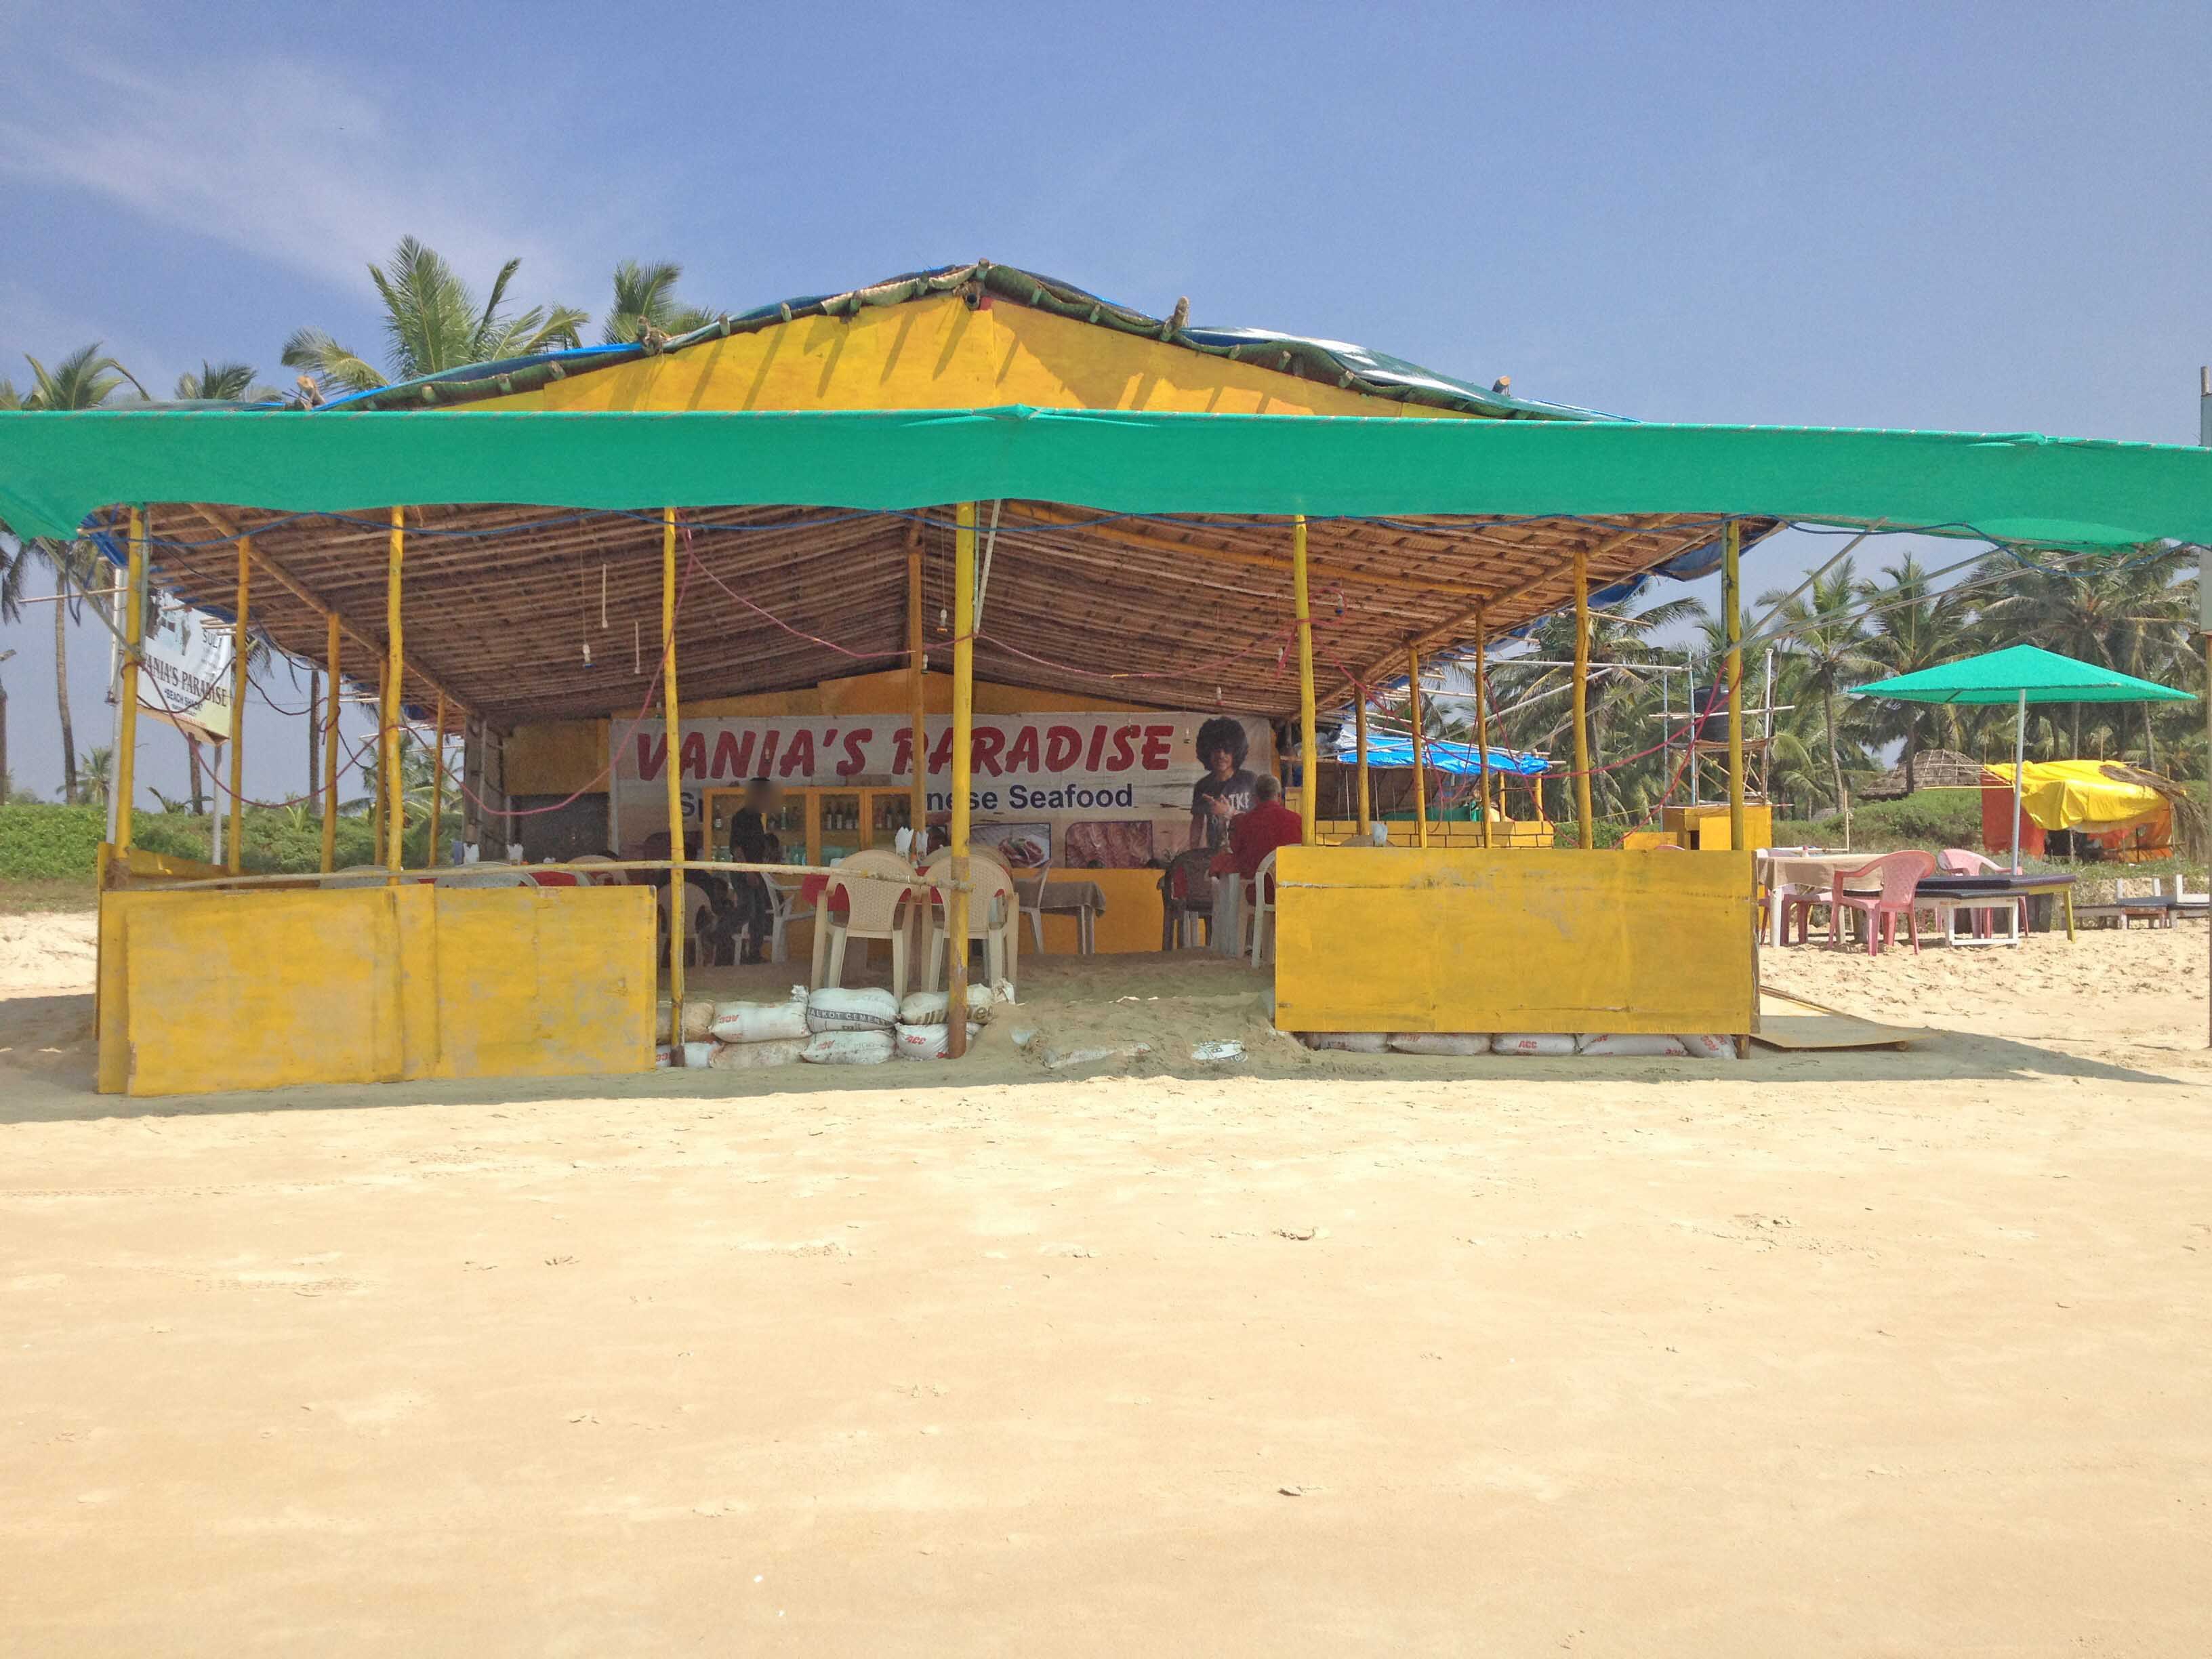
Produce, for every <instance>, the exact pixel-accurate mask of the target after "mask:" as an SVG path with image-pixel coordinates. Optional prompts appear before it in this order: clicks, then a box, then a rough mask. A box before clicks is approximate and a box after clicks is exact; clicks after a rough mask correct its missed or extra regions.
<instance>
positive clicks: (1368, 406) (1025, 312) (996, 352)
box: [471, 294, 1480, 420]
mask: <svg viewBox="0 0 2212 1659" xmlns="http://www.w3.org/2000/svg"><path fill="white" fill-rule="evenodd" d="M990 404H1032V405H1034V406H1036V407H1037V408H1041V409H1133V410H1171V411H1172V410H1182V411H1190V412H1197V413H1204V414H1224V415H1375V416H1404V417H1409V418H1415V419H1419V418H1425V417H1428V418H1434V417H1442V418H1443V419H1448V420H1449V419H1462V418H1469V417H1468V416H1465V415H1464V414H1463V413H1462V411H1460V410H1443V409H1433V408H1429V407H1427V406H1425V405H1421V404H1405V403H1401V402H1399V401H1398V400H1396V399H1395V398H1378V397H1376V396H1374V395H1373V394H1371V393H1369V392H1352V391H1348V390H1345V389H1341V388H1339V387H1337V386H1329V385H1328V384H1326V383H1324V382H1322V381H1318V380H1301V379H1299V378H1298V377H1297V376H1296V375H1291V374H1281V373H1279V372H1278V371H1277V370H1275V369H1273V368H1263V367H1261V365H1259V364H1257V363H1250V362H1231V361H1230V360H1229V359H1228V358H1226V357H1217V356H1212V355H1211V354H1209V353H1206V352H1201V351H1194V350H1192V349H1190V348H1189V347H1188V346H1181V345H1172V344H1170V343H1166V342H1164V341H1160V340H1152V339H1146V338H1145V337H1142V336H1140V335H1135V334H1125V333H1122V332H1121V331H1120V330H1118V329H1111V328H1105V327H1101V326H1097V325H1093V324H1091V323H1088V322H1084V321H1081V320H1079V319H1075V318H1072V317H1061V316H1057V315H1055V314H1054V313H1051V312H1046V311H1036V310H1032V309H1031V308H1030V307H1027V306H1023V305H1016V304H1014V303H1012V301H1007V300H1006V299H1004V298H999V297H994V299H993V300H992V301H991V302H990V303H989V304H988V305H987V306H985V307H980V308H977V309H974V310H971V309H969V306H968V303H967V301H964V300H963V299H961V298H960V297H959V296H958V295H951V294H945V295H932V296H930V297H929V298H927V299H922V300H915V301H908V302H907V303H905V304H902V305H895V306H878V307H871V308H867V309H864V310H862V311H861V312H860V314H859V315H858V316H855V317H853V318H850V319H847V318H844V317H835V318H831V317H802V318H799V319H794V320H793V321H791V322H788V323H774V324H770V325H769V326H768V327H766V328H764V329H761V330H759V331H757V332H755V333H751V334H740V335H733V336H732V337H730V338H728V339H726V340H713V341H708V342H703V343H700V344H698V345H693V346H686V347H684V349H682V350H680V351H672V352H668V353H665V354H663V355H661V356H655V357H646V358H641V359H640V360H639V361H637V362H629V363H622V364H617V365H616V366H615V367H613V368H599V369H588V370H586V369H581V368H579V369H577V370H575V371H574V372H572V373H570V374H569V375H568V378H567V379H565V380H556V381H553V382H551V383H550V385H548V386H544V387H543V388H542V389H539V390H537V391H532V392H516V393H514V394H513V396H511V397H506V398H488V399H486V400H485V401H483V402H482V403H479V404H471V408H477V409H486V410H522V409H554V410H664V411H665V410H702V409H704V410H738V409H774V410H805V409H972V408H976V407H980V406H986V405H990ZM1474 418H1480V417H1474Z"/></svg>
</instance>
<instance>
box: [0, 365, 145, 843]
mask: <svg viewBox="0 0 2212 1659" xmlns="http://www.w3.org/2000/svg"><path fill="white" fill-rule="evenodd" d="M24 361H25V362H28V363H29V364H30V365H31V377H32V382H31V390H30V391H29V392H27V393H23V394H21V396H18V395H17V394H16V392H15V388H14V387H13V386H9V387H8V388H7V392H8V396H9V398H11V399H13V400H14V401H15V404H16V405H17V406H19V407H21V408H24V409H45V410H61V409H97V408H99V407H100V405H101V404H105V403H106V401H107V400H108V399H109V398H112V396H114V395H115V393H116V392H119V391H121V390H122V389H123V386H124V383H125V381H128V382H129V383H130V384H131V386H137V389H138V395H139V396H140V397H141V398H143V397H145V395H146V388H145V387H144V386H139V385H138V381H137V378H136V377H134V376H133V375H132V374H131V371H130V370H129V369H127V368H124V367H123V365H122V364H121V363H118V362H116V361H115V359H114V358H112V357H111V356H107V355H106V354H105V353H104V352H102V351H101V350H100V342H99V341H97V340H95V341H94V342H93V343H91V344H90V345H88V346H84V347H82V348H81V349H78V350H76V351H73V352H71V353H70V355H69V356H66V357H64V358H63V359H62V360H61V362H59V363H58V364H57V365H56V366H55V367H54V368H52V369H48V368H47V367H46V365H45V364H44V363H42V362H40V361H39V360H38V359H37V358H36V357H31V356H26V358H25V359H24ZM32 553H36V554H37V555H38V556H39V558H40V560H41V561H43V562H45V564H46V567H47V568H49V569H51V570H52V572H53V573H54V593H55V596H56V599H57V603H56V604H55V605H54V698H55V702H56V703H57V704H58V707H59V708H60V711H61V725H62V799H63V800H64V801H65V802H73V801H75V800H76V799H77V772H76V722H75V721H74V720H72V719H71V718H70V698H69V623H70V610H71V606H70V605H69V604H66V603H63V602H62V601H65V600H67V599H69V598H70V595H71V594H72V593H73V592H79V591H81V590H82V589H83V588H85V587H88V586H90V585H91V579H92V574H93V572H94V569H95V568H97V567H98V565H99V563H100V560H99V556H98V555H97V554H96V553H95V552H94V550H93V547H92V544H90V543H89V542H87V541H84V540H82V538H78V539H73V540H66V541H64V540H62V539H59V538H52V537H44V536H41V537H38V538H34V539H33V540H32V541H30V542H28V543H26V544H23V545H22V546H21V547H20V548H19V549H18V550H17V552H16V555H15V558H14V559H13V560H11V561H10V562H9V565H10V568H9V581H8V582H7V583H5V584H0V612H4V613H5V614H7V615H9V617H11V619H12V617H13V616H14V615H15V614H16V612H17V611H19V609H20V607H19V605H17V599H18V597H19V596H20V594H21V582H22V570H21V566H22V564H23V562H24V561H25V559H26V558H27V556H28V555H30V554H32Z"/></svg>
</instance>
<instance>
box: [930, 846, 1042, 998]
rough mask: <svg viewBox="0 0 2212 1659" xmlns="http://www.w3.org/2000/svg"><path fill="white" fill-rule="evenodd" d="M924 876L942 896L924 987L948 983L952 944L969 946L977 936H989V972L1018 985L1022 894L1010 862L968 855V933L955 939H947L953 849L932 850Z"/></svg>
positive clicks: (936, 903)
mask: <svg viewBox="0 0 2212 1659" xmlns="http://www.w3.org/2000/svg"><path fill="white" fill-rule="evenodd" d="M921 878H922V879H923V880H924V881H925V882H927V883H930V884H932V885H933V887H935V889H936V897H935V899H934V900H933V902H931V905H930V911H929V944H928V945H927V954H926V957H925V958H924V959H925V961H926V963H927V966H926V967H925V968H924V969H923V975H924V977H923V980H922V987H921V988H922V989H923V990H925V991H934V990H936V989H937V988H938V987H939V984H940V983H942V982H943V975H944V972H945V963H946V961H947V957H946V955H945V952H946V951H947V949H948V948H951V949H957V950H960V951H965V950H967V948H968V946H969V943H970V942H972V941H974V940H975V939H981V940H982V941H983V964H984V971H985V972H986V973H987V975H989V976H990V982H991V983H992V984H994V985H996V984H998V983H999V981H1001V980H1004V981H1006V983H1007V984H1009V985H1013V986H1016V987H1018V986H1019V984H1020V982H1021V981H1020V975H1021V946H1022V932H1021V928H1022V898H1021V895H1020V894H1019V893H1018V892H1017V891H1016V890H1015V889H1014V878H1013V877H1012V875H1011V874H1010V873H1009V872H1007V869H1006V866H1005V865H1003V864H1001V863H1000V862H999V861H998V860H996V859H994V858H983V857H980V856H978V855H976V854H969V859H968V884H969V894H968V938H967V939H963V940H960V941H958V942H957V944H953V943H952V942H951V941H950V940H949V939H947V937H946V936H947V935H948V934H949V933H951V927H950V924H949V921H948V919H947V916H946V914H945V912H946V908H947V906H948V905H949V903H950V901H951V894H950V893H948V892H946V891H945V889H944V886H943V884H944V883H945V882H947V881H950V880H951V878H952V854H951V850H950V849H949V848H948V849H946V850H945V851H942V852H937V853H933V854H930V857H929V861H928V862H927V864H925V865H923V866H921Z"/></svg>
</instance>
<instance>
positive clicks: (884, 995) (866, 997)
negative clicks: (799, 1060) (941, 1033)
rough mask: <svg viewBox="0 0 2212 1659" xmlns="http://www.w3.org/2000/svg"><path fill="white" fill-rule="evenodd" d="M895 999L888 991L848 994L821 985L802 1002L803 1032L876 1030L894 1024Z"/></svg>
mask: <svg viewBox="0 0 2212 1659" xmlns="http://www.w3.org/2000/svg"><path fill="white" fill-rule="evenodd" d="M898 1012H899V1006H898V999H897V998H896V997H895V996H893V995H892V994H890V992H889V991H879V990H866V991H848V990H846V989H845V988H844V987H842V986H837V985H825V986H823V987H822V988H821V989H820V990H818V991H817V992H816V993H815V994H813V995H812V996H811V997H809V998H807V999H806V1029H807V1030H810V1031H813V1032H817V1033H819V1032H823V1031H880V1032H882V1033H883V1034H884V1036H890V1030H891V1027H893V1026H894V1025H896V1024H898Z"/></svg>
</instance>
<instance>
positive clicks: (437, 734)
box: [422, 691, 446, 870]
mask: <svg viewBox="0 0 2212 1659" xmlns="http://www.w3.org/2000/svg"><path fill="white" fill-rule="evenodd" d="M445 794H446V694H445V693H444V692H442V691H441V692H440V693H438V712H437V715H436V717H435V720H434V722H433V724H432V726H431V732H430V847H429V850H428V852H427V853H426V854H423V858H422V863H423V866H424V867H425V868H426V869H431V870H435V869H436V868H437V867H438V817H439V814H440V812H441V811H442V810H443V808H444V805H445Z"/></svg>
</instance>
